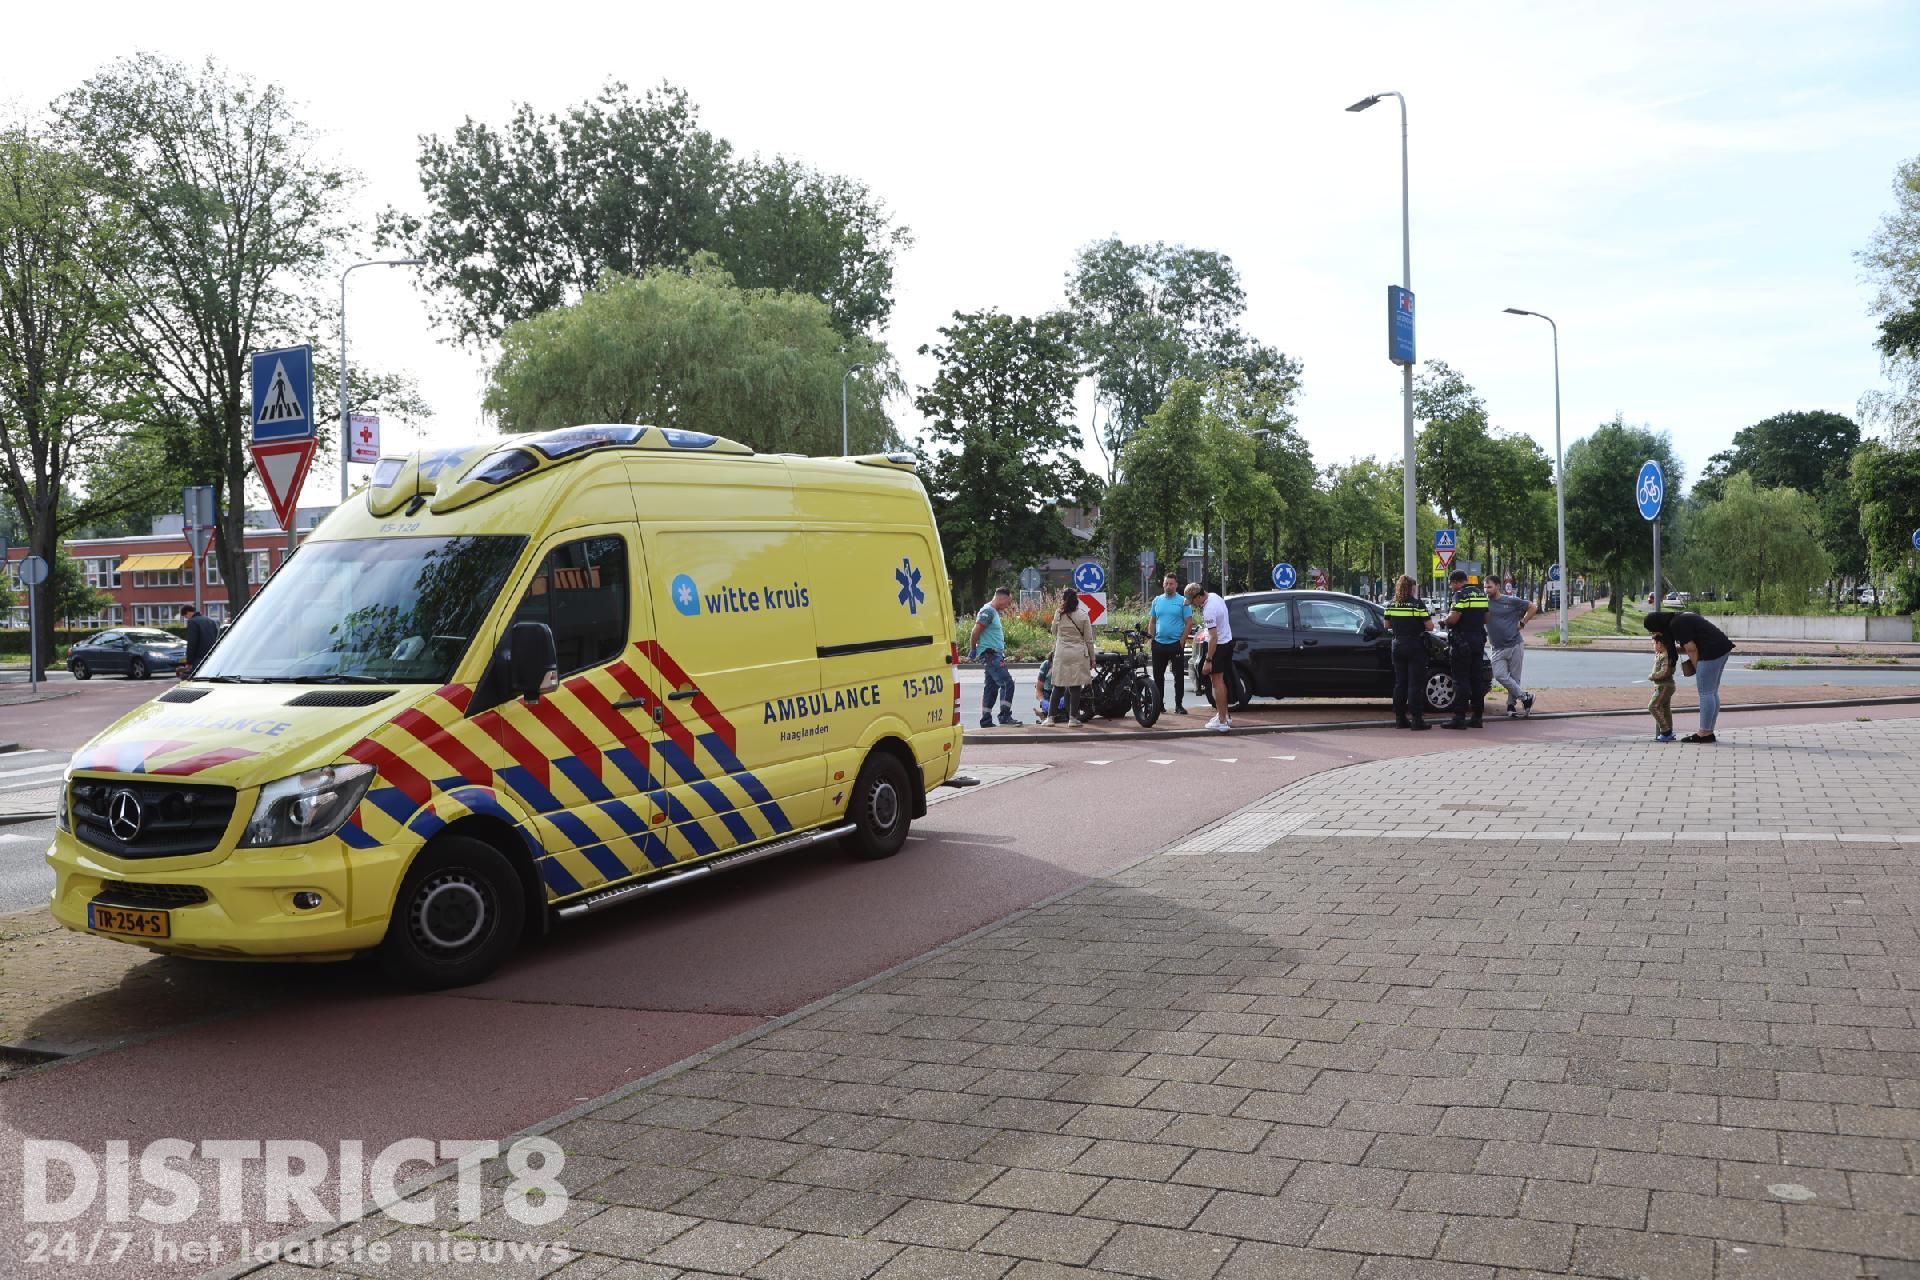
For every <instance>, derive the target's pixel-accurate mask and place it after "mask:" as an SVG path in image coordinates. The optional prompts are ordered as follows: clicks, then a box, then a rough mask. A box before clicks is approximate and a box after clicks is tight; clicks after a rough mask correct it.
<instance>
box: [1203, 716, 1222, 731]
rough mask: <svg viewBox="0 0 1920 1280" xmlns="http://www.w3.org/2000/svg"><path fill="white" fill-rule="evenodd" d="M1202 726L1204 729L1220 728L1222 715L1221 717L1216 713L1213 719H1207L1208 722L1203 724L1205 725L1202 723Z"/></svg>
mask: <svg viewBox="0 0 1920 1280" xmlns="http://www.w3.org/2000/svg"><path fill="white" fill-rule="evenodd" d="M1200 727H1201V728H1202V729H1218V728H1219V727H1220V717H1219V715H1217V714H1216V715H1215V716H1214V717H1213V719H1211V720H1209V721H1207V722H1206V723H1205V724H1203V725H1201V726H1200Z"/></svg>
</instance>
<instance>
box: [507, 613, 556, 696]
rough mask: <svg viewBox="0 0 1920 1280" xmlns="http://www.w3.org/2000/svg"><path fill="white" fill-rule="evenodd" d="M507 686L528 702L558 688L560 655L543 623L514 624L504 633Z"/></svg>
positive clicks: (551, 634) (551, 629)
mask: <svg viewBox="0 0 1920 1280" xmlns="http://www.w3.org/2000/svg"><path fill="white" fill-rule="evenodd" d="M507 684H508V686H509V687H510V688H511V689H512V690H513V692H514V695H515V696H516V697H521V698H525V699H526V700H527V701H529V702H538V701H540V695H541V694H543V693H551V692H553V691H554V690H555V689H557V688H559V687H560V654H559V651H558V649H556V648H555V647H554V643H553V628H551V627H549V626H548V625H547V624H546V623H544V622H516V623H514V624H513V628H512V630H510V631H508V632H507Z"/></svg>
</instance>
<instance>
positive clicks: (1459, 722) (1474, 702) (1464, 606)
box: [1440, 569, 1492, 729]
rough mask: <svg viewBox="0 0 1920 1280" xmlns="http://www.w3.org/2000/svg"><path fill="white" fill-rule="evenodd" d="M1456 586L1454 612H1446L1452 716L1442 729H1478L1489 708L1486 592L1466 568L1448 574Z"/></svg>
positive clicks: (1450, 580)
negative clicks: (1483, 669)
mask: <svg viewBox="0 0 1920 1280" xmlns="http://www.w3.org/2000/svg"><path fill="white" fill-rule="evenodd" d="M1447 582H1448V583H1449V584H1450V585H1451V586H1452V587H1453V612H1451V613H1449V614H1448V615H1447V662H1448V667H1449V669H1450V670H1451V671H1452V672H1453V719H1451V720H1449V721H1447V722H1446V723H1445V724H1442V725H1441V726H1440V727H1441V728H1442V729H1478V728H1479V727H1480V714H1481V712H1482V710H1484V708H1485V707H1486V702H1487V688H1488V686H1489V685H1490V684H1491V683H1492V681H1491V680H1488V681H1487V682H1486V683H1482V682H1481V679H1480V664H1481V662H1482V661H1484V657H1485V651H1486V647H1487V593H1486V592H1485V591H1482V590H1481V589H1480V587H1479V584H1477V583H1475V582H1473V581H1471V580H1470V579H1469V578H1468V577H1467V574H1466V571H1465V570H1464V569H1455V570H1454V571H1453V572H1452V573H1451V574H1449V575H1448V576H1447Z"/></svg>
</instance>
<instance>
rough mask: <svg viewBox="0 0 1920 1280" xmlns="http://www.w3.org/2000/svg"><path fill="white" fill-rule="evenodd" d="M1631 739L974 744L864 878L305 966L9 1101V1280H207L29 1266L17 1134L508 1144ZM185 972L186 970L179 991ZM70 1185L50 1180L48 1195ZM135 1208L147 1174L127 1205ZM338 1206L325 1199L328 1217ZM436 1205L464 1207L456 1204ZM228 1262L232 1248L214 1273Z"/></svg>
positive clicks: (1499, 729) (1599, 730)
mask: <svg viewBox="0 0 1920 1280" xmlns="http://www.w3.org/2000/svg"><path fill="white" fill-rule="evenodd" d="M1916 714H1920V707H1914V706H1889V707H1885V708H1855V707H1845V708H1799V709H1792V710H1784V711H1777V712H1751V713H1733V714H1728V715H1726V716H1725V717H1724V721H1723V726H1722V727H1723V731H1724V732H1725V733H1727V734H1728V735H1729V736H1730V737H1732V738H1735V739H1737V735H1738V733H1739V730H1740V728H1741V727H1742V726H1743V725H1759V724H1780V723H1812V722H1819V721H1831V720H1847V719H1855V718H1859V717H1861V716H1863V715H1864V716H1871V717H1873V718H1876V719H1878V718H1887V717H1893V716H1910V715H1916ZM1642 727H1644V726H1643V725H1642V724H1641V723H1640V722H1639V721H1637V720H1635V719H1633V718H1631V717H1603V718H1580V719H1568V720H1531V721H1517V722H1514V721H1504V720H1502V721H1490V722H1489V726H1488V728H1487V729H1486V730H1484V731H1482V732H1479V733H1471V734H1451V733H1439V732H1435V733H1423V734H1412V733H1406V732H1403V731H1399V730H1393V729H1372V730H1347V731H1339V732H1320V733H1283V734H1259V735H1254V734H1247V735H1240V736H1236V735H1233V734H1223V735H1219V736H1217V737H1211V736H1210V737H1207V738H1205V739H1201V740H1192V739H1187V740H1178V741H1131V742H1111V741H1110V742H1100V741H1099V740H1097V739H1095V738H1093V737H1091V736H1090V735H1088V736H1078V737H1077V736H1076V735H1075V734H1074V732H1073V731H1072V730H1062V731H1061V740H1060V742H1059V743H1057V744H1045V745H1030V746H1029V745H1008V746H992V745H973V744H969V746H968V747H967V749H966V753H967V754H966V762H967V763H969V764H972V765H974V766H986V765H1041V766H1045V767H1044V768H1043V769H1042V771H1041V772H1038V773H1034V774H1029V775H1027V776H1025V777H1021V778H1017V779H1014V780H1012V781H1008V782H1004V783H1000V784H998V785H995V786H991V787H985V788H982V789H980V790H978V791H975V792H963V793H960V794H957V795H955V796H953V798H951V799H950V800H946V801H943V802H942V803H941V804H939V805H937V806H935V807H934V808H933V809H932V810H931V812H930V813H929V815H928V817H927V818H926V819H924V820H922V821H921V822H918V823H916V824H915V826H914V834H913V838H912V840H911V841H910V842H909V844H908V846H907V847H906V849H904V850H903V851H902V852H901V853H900V854H899V855H897V856H896V857H894V858H891V859H888V860H885V861H882V862H872V863H863V862H858V861H854V860H852V859H849V858H848V857H846V855H845V854H844V853H842V852H840V851H839V850H837V849H835V848H834V847H832V846H826V847H823V848H821V849H817V850H810V851H806V852H803V853H799V854H795V855H791V856H789V857H787V858H783V859H776V860H774V861H772V862H770V863H767V864H764V865H762V866H758V867H755V868H752V869H749V870H745V871H742V872H737V873H734V874H732V875H729V876H719V877H715V878H714V879H713V880H711V881H703V882H701V883H700V884H698V885H694V886H689V887H688V888H686V889H682V890H677V891H674V892H671V893H666V894H662V895H660V896H659V897H658V898H656V899H651V900H645V901H642V902H640V903H637V904H634V905H632V906H629V907H625V908H616V909H613V910H610V911H607V912H605V913H602V914H600V915H597V916H592V917H588V918H586V919H584V920H581V921H579V922H576V923H574V924H572V925H567V926H561V927H559V928H558V929H557V931H556V932H555V933H554V934H553V935H552V936H551V937H549V938H547V939H545V940H543V941H538V942H535V943H532V944H530V945H529V946H527V947H525V948H523V949H522V950H521V952H520V953H519V954H518V955H517V956H516V957H515V958H514V960H513V961H512V962H510V964H509V966H508V967H507V968H506V969H505V970H504V971H503V972H502V973H501V974H499V975H497V976H496V977H495V978H493V979H491V980H489V981H488V982H485V983H482V984H480V985H477V986H474V987H469V988H465V989H462V990H460V991H457V992H448V993H440V994H433V995H420V994H410V993H399V992H396V991H394V990H393V989H392V988H390V987H388V986H386V985H384V984H383V983H382V982H381V980H380V979H379V977H378V975H377V974H376V973H375V972H374V971H372V970H371V969H370V968H368V967H366V966H338V967H329V968H327V969H324V970H319V971H314V970H305V971H297V972H293V973H290V974H288V975H287V982H286V996H285V998H284V999H283V1000H282V1002H281V1003H279V1004H277V1005H275V1006H273V1007H271V1008H267V1009H264V1010H257V1011H253V1012H248V1013H244V1014H240V1015H236V1016H234V1017H232V1018H228V1019H224V1020H220V1021H216V1022H212V1023H207V1024H202V1025H199V1026H195V1027H190V1028H187V1029H184V1030H181V1031H178V1032H175V1033H173V1034H171V1035H168V1036H165V1037H162V1038H160V1039H156V1040H152V1041H149V1042H146V1043H143V1044H139V1045H134V1046H132V1047H129V1048H125V1049H121V1050H119V1051H116V1052H112V1053H106V1054H102V1055H100V1056H97V1057H93V1058H88V1059H84V1060H80V1061H75V1062H72V1063H69V1064H65V1065H58V1066H55V1067H52V1068H50V1069H47V1070H43V1071H39V1072H35V1073H33V1074H31V1075H28V1076H25V1077H21V1078H18V1079H16V1080H13V1081H11V1082H8V1083H6V1084H0V1204H4V1205H5V1206H6V1209H5V1212H4V1217H3V1218H0V1220H4V1221H6V1222H9V1223H12V1224H15V1225H13V1226H12V1227H11V1228H10V1229H9V1230H7V1231H6V1232H5V1233H4V1234H5V1236H6V1240H5V1246H6V1247H5V1250H4V1252H3V1253H0V1275H14V1274H27V1275H33V1276H58V1275H62V1274H73V1275H88V1276H119V1275H127V1276H136V1275H137V1276H163V1275H164V1276H174V1275H192V1274H196V1273H197V1272H198V1271H200V1270H202V1269H203V1268H202V1267H200V1266H195V1265H188V1264H186V1263H177V1264H171V1265H169V1264H167V1263H165V1262H162V1263H159V1264H156V1263H155V1261H154V1260H153V1258H152V1256H151V1254H150V1252H144V1251H143V1250H146V1249H147V1242H148V1241H150V1238H151V1235H152V1233H153V1232H154V1230H155V1228H153V1227H151V1226H148V1225H147V1224H144V1223H132V1224H122V1225H119V1226H114V1225H110V1224H109V1223H107V1221H106V1219H105V1217H104V1212H105V1206H104V1204H103V1203H101V1202H100V1201H96V1204H95V1209H94V1210H93V1211H92V1212H89V1213H87V1214H85V1215H82V1216H81V1217H80V1218H78V1219H75V1220H74V1221H71V1222H67V1223H61V1224H57V1225H48V1226H46V1227H45V1228H44V1229H46V1230H49V1231H52V1232H55V1233H58V1232H61V1231H73V1232H75V1233H77V1236H78V1239H79V1241H80V1244H81V1247H82V1249H83V1250H84V1248H85V1246H86V1243H87V1241H88V1240H89V1238H90V1237H91V1236H92V1233H93V1232H94V1231H95V1230H96V1229H99V1228H101V1227H106V1228H107V1229H108V1230H110V1231H111V1230H133V1231H134V1235H135V1244H134V1248H133V1250H132V1251H130V1253H129V1255H128V1256H127V1257H126V1258H124V1259H123V1260H122V1261H121V1262H120V1263H118V1264H105V1265H101V1264H96V1265H94V1266H91V1267H88V1266H77V1267H65V1266H60V1265H53V1266H48V1265H33V1266H24V1265H23V1261H24V1258H23V1254H22V1246H23V1240H24V1237H25V1233H26V1231H27V1229H28V1227H27V1226H23V1225H18V1224H19V1216H20V1208H21V1206H22V1204H23V1202H22V1200H21V1198H20V1176H21V1172H22V1166H21V1159H22V1142H23V1140H24V1139H27V1138H35V1137H39V1138H55V1139H60V1140H63V1141H66V1142H71V1143H74V1144H76V1145H77V1146H79V1147H80V1148H82V1149H83V1150H86V1151H88V1152H90V1153H93V1154H95V1155H96V1156H98V1154H99V1153H101V1152H102V1151H104V1150H105V1144H106V1143H107V1142H109V1141H115V1140H117V1141H124V1142H127V1143H128V1144H130V1148H131V1150H132V1152H133V1153H134V1156H135V1158H136V1160H137V1158H138V1153H139V1152H140V1150H141V1148H142V1147H143V1146H144V1145H145V1144H147V1143H149V1142H152V1141H155V1140H157V1139H160V1138H177V1139H184V1140H186V1141H188V1142H193V1143H199V1142H201V1141H205V1140H213V1139H258V1140H265V1139H275V1138H278V1139H305V1140H308V1141H311V1142H315V1143H318V1144H319V1145H320V1146H321V1148H322V1149H323V1150H324V1151H325V1152H326V1153H327V1155H328V1158H329V1160H332V1159H333V1158H334V1157H335V1156H336V1154H337V1151H338V1145H337V1144H338V1143H340V1142H341V1141H343V1140H349V1139H357V1140H359V1141H361V1142H362V1143H364V1144H365V1149H366V1151H367V1152H368V1154H369V1156H371V1154H372V1153H374V1152H376V1151H377V1150H379V1149H380V1148H382V1147H384V1146H386V1145H387V1144H388V1143H391V1142H393V1141H396V1140H398V1139H401V1138H428V1139H434V1140H455V1139H500V1138H504V1137H506V1136H507V1135H509V1134H512V1133H514V1132H516V1131H518V1130H521V1129H523V1128H525V1127H527V1126H529V1125H532V1124H534V1123H537V1122H539V1121H541V1120H544V1119H546V1118H548V1117H550V1116H553V1115H555V1114H558V1113H559V1112H562V1111H565V1110H567V1109H568V1108H570V1107H572V1106H574V1105H576V1104H578V1103H579V1102H582V1101H584V1100H586V1099H589V1098H593V1097H596V1096H598V1095H600V1094H603V1093H605V1092H607V1091H609V1090H612V1089H614V1088H617V1087H619V1086H620V1085H622V1084H624V1083H626V1082H628V1081H631V1080H635V1079H638V1078H640V1077H642V1076H644V1075H647V1074H648V1073H650V1072H652V1071H655V1070H658V1069H659V1068H661V1067H664V1066H668V1065H670V1064H672V1063H674V1062H677V1061H680V1060H681V1059H683V1058H685V1057H687V1056H689V1055H691V1054H694V1053H698V1052H700V1051H702V1050H704V1049H707V1048H710V1047H712V1046H713V1045H716V1044H718V1043H720V1042H722V1041H724V1040H727V1039H729V1038H730V1037H732V1036H735V1035H738V1034H740V1033H742V1032H744V1031H748V1030H751V1029H752V1028H754V1027H757V1026H760V1025H763V1024H764V1023H766V1022H767V1021H769V1020H771V1019H773V1018H777V1017H779V1016H781V1015H783V1014H786V1013H789V1012H791V1011H792V1010H794V1009H797V1008H799V1007H801V1006H803V1005H805V1004H808V1003H810V1002H812V1001H814V1000H817V999H819V998H821V997H823V996H826V995H829V994H831V993H833V992H835V991H837V990H840V989H841V988H843V987H845V986H847V985H849V984H851V983H853V982H857V981H860V980H861V979H864V978H867V977H870V976H872V975H873V974H876V973H879V972H881V971H883V970H885V969H887V968H890V967H892V966H894V965H897V964H900V963H902V962H904V961H906V960H909V959H912V958H913V957H915V956H918V955H920V954H922V953H924V952H926V951H927V950H929V949H931V948H933V947H936V946H938V945H940V944H941V943H944V942H947V941H950V940H952V939H954V938H957V937H960V936H962V935H964V934H967V933H969V932H971V931H973V930H975V929H977V928H980V927H981V926H983V925H986V924H989V923H991V922H993V921H995V920H998V919H1000V918H1002V917H1004V916H1006V915H1008V914H1010V913H1012V912H1014V911H1017V910H1020V909H1021V908H1024V907H1027V906H1031V905H1032V904H1034V903H1036V902H1038V901H1040V900H1042V899H1044V898H1047V897H1049V896H1051V895H1053V894H1056V893H1059V892H1061V891H1063V890H1066V889H1069V888H1072V887H1073V886H1075V885H1077V884H1080V883H1083V882H1085V881H1086V880H1088V879H1090V878H1093V877H1096V876H1099V875H1101V874H1104V873H1106V872H1109V871H1112V870H1114V869H1115V868H1118V867H1120V866H1123V865H1126V864H1128V863H1131V862H1133V861H1135V860H1137V859H1138V858H1140V857H1143V856H1145V855H1147V854H1149V853H1151V852H1153V851H1154V850H1155V849H1159V848H1162V847H1164V846H1166V845H1167V844H1169V843H1171V842H1173V841H1175V840H1177V839H1178V838H1179V837H1181V836H1183V835H1185V834H1187V833H1188V832H1190V831H1193V830H1195V829H1197V828H1198V827H1201V826H1203V825H1205V824H1207V823H1209V822H1211V821H1213V820H1215V819H1217V818H1220V817H1223V816H1225V815H1226V814H1228V813H1231V812H1233V811H1234V810H1235V809H1238V808H1240V807H1241V806H1243V805H1245V804H1248V803H1250V802H1252V801H1254V800H1257V799H1259V798H1260V797H1262V796H1264V795H1266V794H1267V793H1269V792H1271V791H1273V790H1275V789H1276V788H1279V787H1282V786H1285V785H1287V784H1288V783H1290V782H1294V781H1297V780H1299V779H1301V778H1304V777H1307V776H1309V775H1312V774H1315V773H1319V772H1321V771H1323V770H1326V769H1330V768H1337V767H1340V766H1343V765H1347V764H1353V763H1359V762H1363V761H1369V760H1377V759H1382V758H1386V757H1392V756H1403V755H1411V754H1420V753H1428V752H1439V751H1448V750H1467V749H1473V748H1479V747H1491V746H1496V745H1500V744H1502V743H1510V742H1513V741H1539V742H1551V741H1567V740H1572V739H1579V738H1590V737H1596V736H1616V735H1619V734H1622V733H1630V732H1636V731H1638V730H1639V729H1640V728H1642ZM1655 749H1658V750H1662V751H1666V752H1671V753H1673V754H1674V758H1675V763H1676V765H1678V764H1679V763H1680V762H1681V759H1682V754H1681V753H1682V752H1685V751H1692V750H1696V748H1680V747H1664V748H1655V747H1653V746H1652V745H1651V744H1649V750H1655ZM1713 749H1714V748H1698V749H1697V750H1713ZM1286 756H1290V757H1292V759H1277V758H1275V757H1286ZM1093 761H1104V762H1105V763H1099V764H1096V763H1092V762H1093ZM1162 761H1171V763H1159V762H1162ZM1228 761H1232V762H1233V763H1228ZM1409 802H1410V803H1413V798H1412V797H1410V798H1409ZM102 945H110V944H106V943H102ZM191 972H192V971H191V969H184V968H183V970H182V974H181V980H190V979H191ZM283 972H284V971H283ZM191 1171H192V1173H193V1174H194V1176H195V1178H196V1181H198V1182H199V1183H200V1184H201V1185H202V1188H203V1198H202V1205H201V1210H200V1212H199V1214H197V1215H196V1216H195V1218H194V1219H193V1220H191V1221H190V1222H189V1223H187V1224H183V1225H180V1226H177V1227H170V1228H166V1233H167V1235H168V1236H169V1238H171V1239H176V1240H178V1239H189V1238H195V1237H197V1238H200V1239H205V1238H207V1237H208V1236H210V1235H213V1234H215V1233H218V1234H220V1235H222V1236H224V1237H225V1238H227V1239H229V1240H231V1239H234V1238H236V1237H237V1233H238V1230H239V1227H240V1225H247V1226H249V1227H250V1228H251V1231H252V1237H253V1239H254V1241H255V1242H256V1243H257V1242H260V1241H264V1240H270V1239H273V1238H275V1237H277V1236H278V1235H280V1234H282V1231H283V1228H280V1227H277V1226H275V1225H274V1224H272V1223H269V1222H266V1221H264V1220H262V1219H261V1217H260V1214H261V1205H260V1203H259V1200H258V1194H257V1193H258V1187H257V1186H255V1185H254V1183H255V1181H256V1179H254V1178H251V1177H250V1178H249V1186H248V1190H249V1194H248V1196H247V1209H246V1214H245V1217H246V1222H245V1223H244V1224H231V1223H229V1224H220V1223H217V1222H216V1221H215V1220H214V1216H213V1215H214V1208H215V1198H214V1195H213V1188H214V1186H215V1178H214V1168H213V1166H212V1165H211V1164H209V1163H207V1162H196V1164H195V1166H194V1167H193V1168H192V1170H191ZM423 1171H424V1168H423V1167H422V1166H415V1167H413V1168H412V1169H411V1170H410V1171H409V1172H410V1173H416V1174H417V1173H420V1172H423ZM63 1185H64V1182H63V1180H58V1181H56V1184H55V1186H54V1188H53V1190H54V1192H55V1194H56V1196H57V1195H58V1194H59V1191H60V1189H61V1187H62V1186H63ZM331 1185H332V1184H331V1179H329V1182H328V1187H329V1188H331ZM144 1191H145V1189H144V1187H143V1186H142V1185H141V1184H140V1183H139V1181H138V1177H137V1171H136V1177H135V1183H134V1196H133V1203H134V1204H135V1205H138V1204H139V1202H140V1199H141V1197H142V1194H143V1193H144ZM333 1196H334V1193H333V1192H332V1191H331V1190H330V1189H329V1190H327V1191H325V1192H323V1200H324V1201H325V1202H327V1203H328V1204H331V1203H332V1202H333ZM159 1198H160V1199H162V1200H164V1199H165V1198H166V1197H165V1196H164V1195H162V1196H160V1197H159ZM441 1198H442V1201H443V1203H450V1193H448V1192H446V1191H444V1190H443V1191H442V1193H441ZM29 1225H32V1224H29ZM296 1225H298V1224H296ZM36 1229H39V1228H37V1227H36ZM231 1260H232V1255H231V1254H230V1253H229V1254H227V1255H226V1256H225V1257H224V1258H222V1259H221V1260H220V1261H222V1262H226V1261H231Z"/></svg>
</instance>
